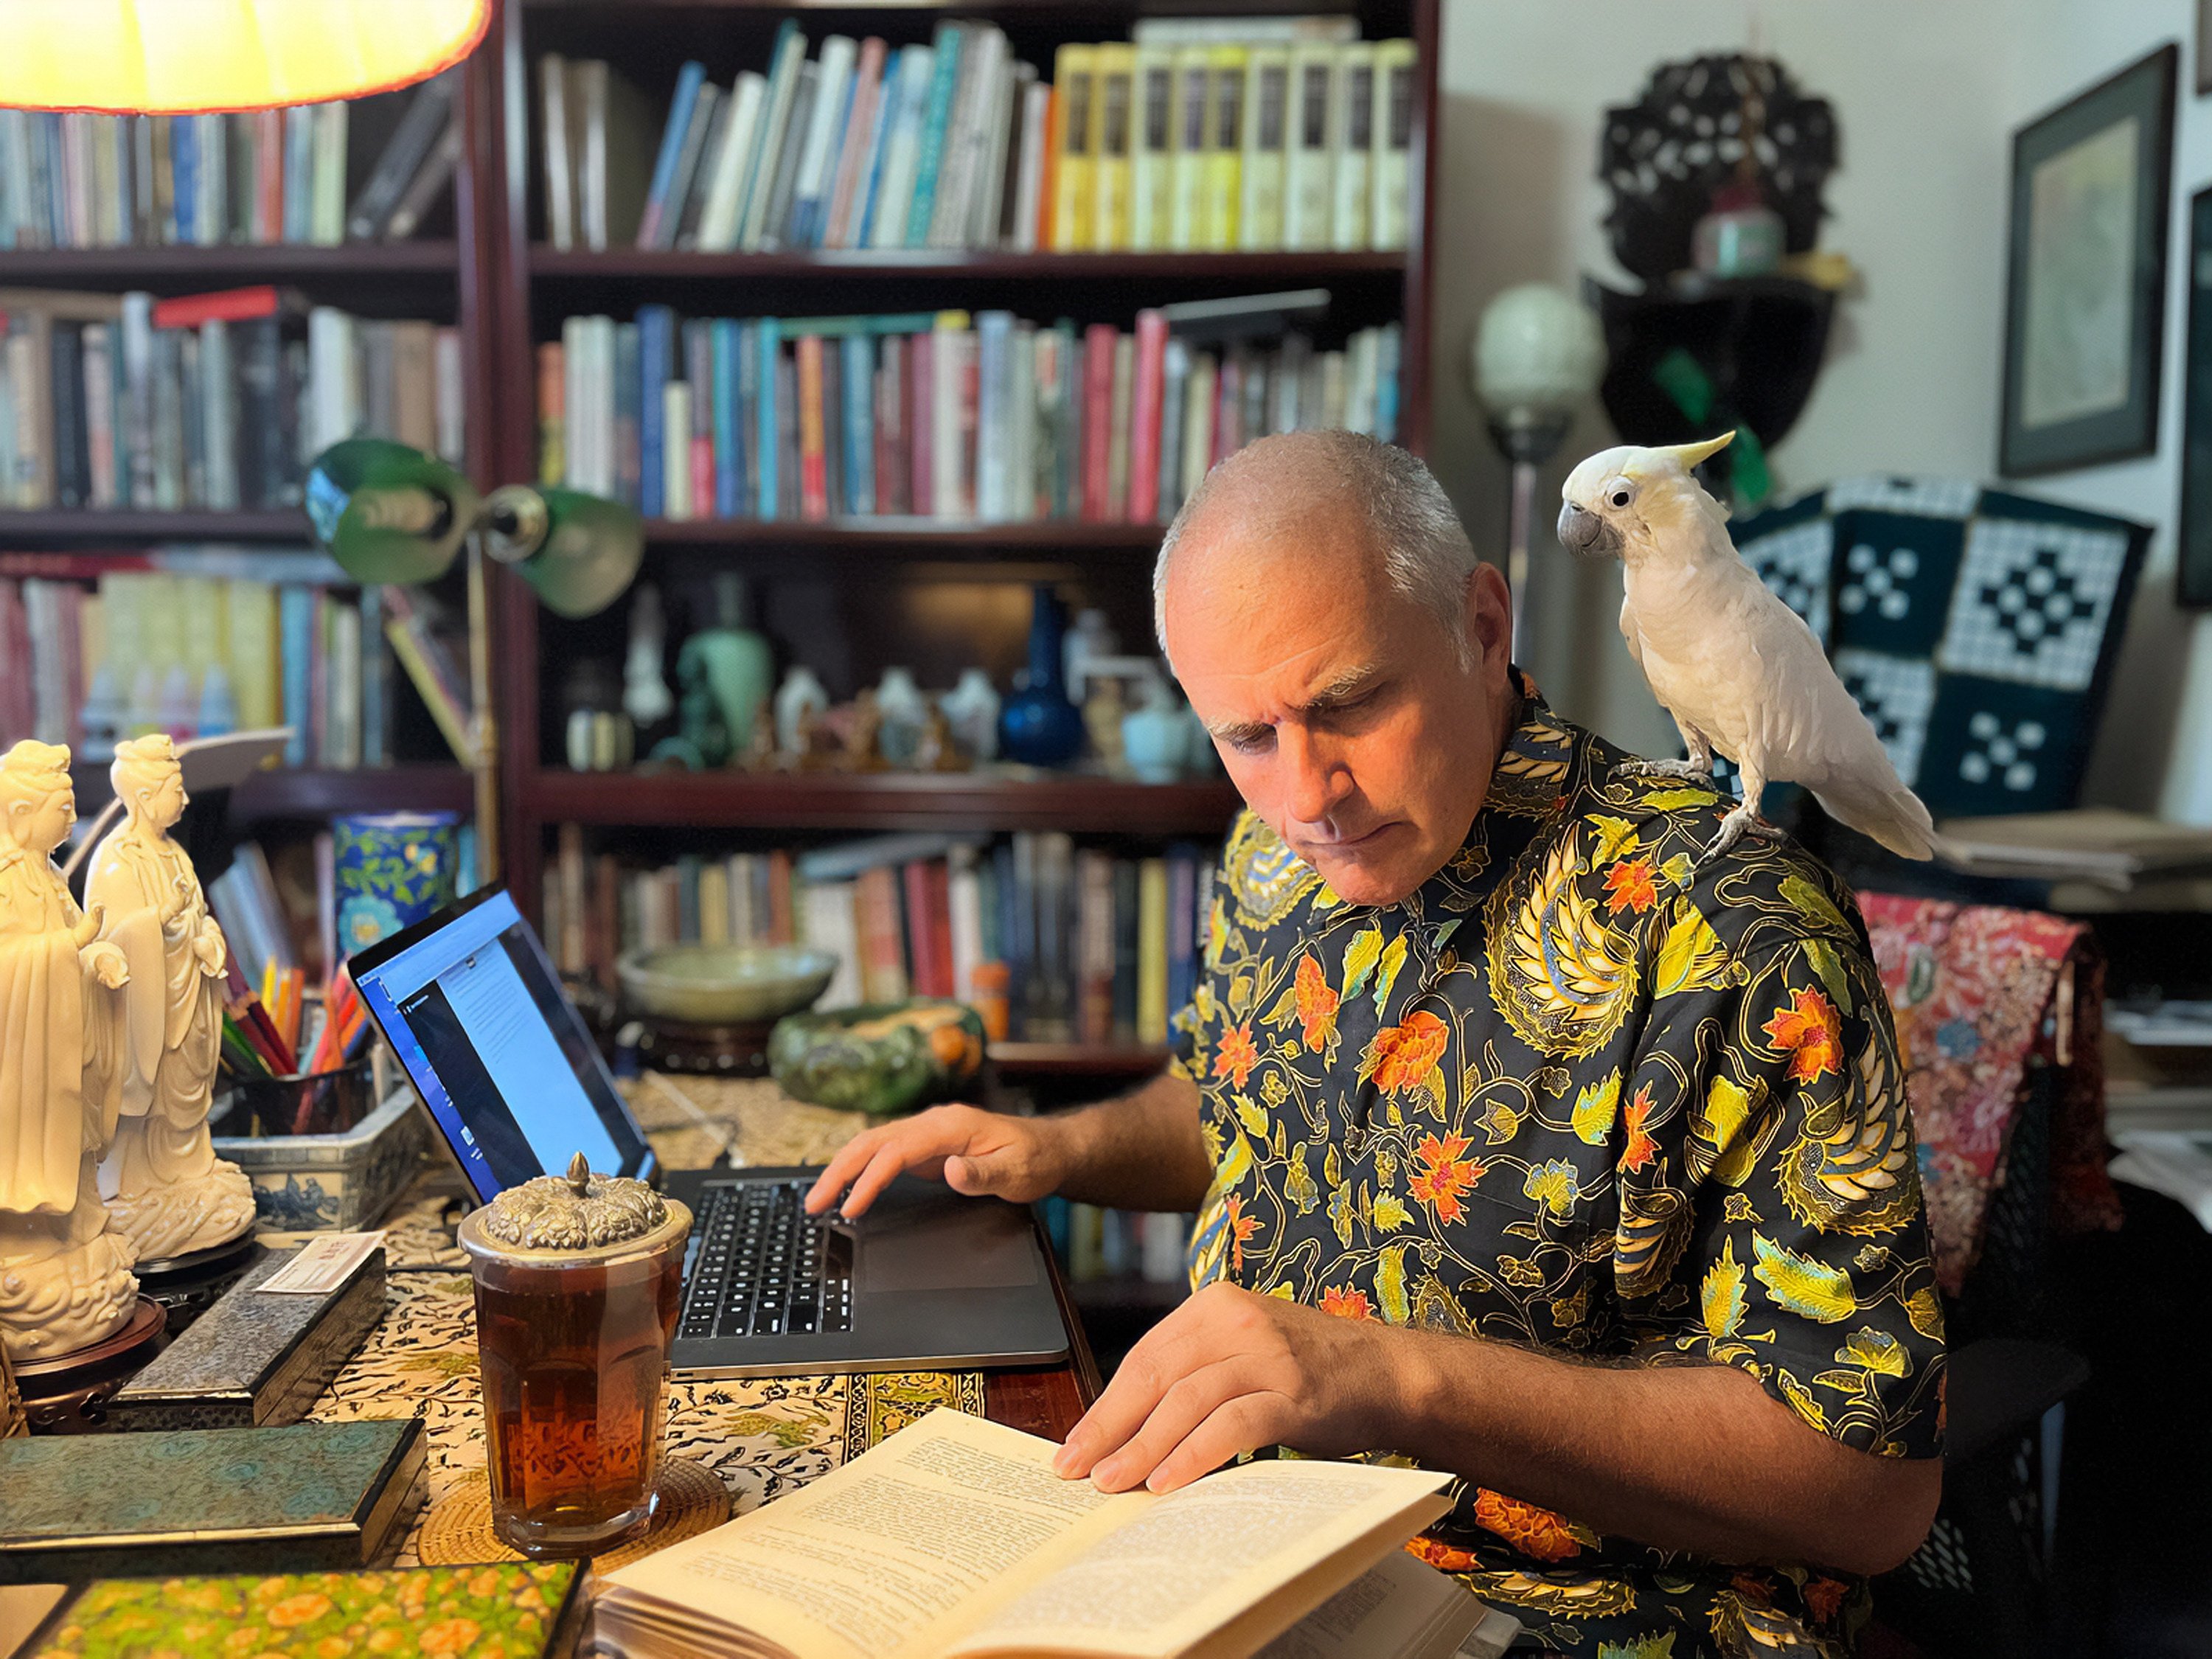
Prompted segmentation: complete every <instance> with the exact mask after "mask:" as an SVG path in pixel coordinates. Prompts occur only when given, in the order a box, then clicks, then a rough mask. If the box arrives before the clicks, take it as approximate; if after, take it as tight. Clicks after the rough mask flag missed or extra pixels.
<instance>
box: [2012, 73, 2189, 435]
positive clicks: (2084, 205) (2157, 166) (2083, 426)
mask: <svg viewBox="0 0 2212 1659" xmlns="http://www.w3.org/2000/svg"><path fill="white" fill-rule="evenodd" d="M2180 56H2181V49H2180V47H2179V45H2178V44H2177V43H2175V42H2172V41H2168V42H2167V43H2166V45H2164V46H2160V47H2159V48H2158V49H2157V50H2156V51H2154V52H2151V53H2149V54H2148V56H2146V57H2144V58H2139V59H2138V60H2136V62H2135V63H2132V64H2129V65H2128V66H2127V67H2126V68H2125V69H2123V70H2120V71H2119V72H2118V74H2116V75H2113V76H2111V77H2110V78H2108V79H2106V80H2105V81H2101V82H2099V83H2098V84H2097V85H2095V86H2093V87H2091V88H2089V89H2088V90H2087V91H2086V92H2083V93H2081V94H2078V95H2077V96H2075V97H2074V98H2072V99H2070V100H2068V101H2067V102H2066V103H2064V104H2062V105H2060V106H2058V107H2057V108H2056V109H2054V110H2051V111H2050V112H2048V113H2046V114H2044V115H2041V116H2039V117H2037V118H2035V119H2034V120H2033V121H2030V122H2028V123H2027V125H2024V126H2022V127H2021V128H2020V129H2019V131H2016V132H2015V133H2014V134H2013V142H2012V219H2011V234H2010V238H2009V244H2008V246H2009V258H2008V269H2007V273H2006V281H2005V352H2004V385H2003V393H2002V404H2001V405H2000V410H1999V419H1998V435H1997V470H1998V471H1999V472H2001V473H2002V474H2004V475H2005V476H2007V477H2027V476H2030V475H2033V474H2037V473H2045V472H2061V471H2067V470H2069V469H2070V468H2075V467H2082V466H2090V465H2096V464H2099V463H2100V462H2106V461H2116V460H2123V459H2126V458H2127V457H2129V456H2132V455H2147V454H2149V453H2152V452H2153V451H2154V450H2155V449H2156V448H2157V447H2158V416H2159V407H2158V398H2159V369H2160V349H2161V346H2162V343H2163V341H2164V337H2165V319H2166V238H2167V232H2168V227H2169V218H2170V204H2169V202H2168V200H2167V197H2168V191H2169V186H2170V184H2171V181H2172V170H2173V109H2174V91H2175V81H2176V77H2177V74H2178V71H2179V64H2180Z"/></svg>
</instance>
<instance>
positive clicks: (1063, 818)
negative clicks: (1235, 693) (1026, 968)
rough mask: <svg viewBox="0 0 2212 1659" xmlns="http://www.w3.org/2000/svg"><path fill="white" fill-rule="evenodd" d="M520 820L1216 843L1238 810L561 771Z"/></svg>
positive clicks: (1159, 793)
mask: <svg viewBox="0 0 2212 1659" xmlns="http://www.w3.org/2000/svg"><path fill="white" fill-rule="evenodd" d="M520 795H521V806H522V810H523V811H526V812H527V813H528V814H529V815H530V816H531V817H532V818H533V819H536V820H538V821H539V822H543V823H594V824H606V825H641V824H671V825H684V826H686V827H692V826H713V827H717V828H722V829H973V830H994V829H1070V830H1091V831H1107V832H1110V833H1114V834H1118V835H1133V836H1218V835H1220V834H1222V833H1224V832H1225V830H1226V829H1228V827H1229V821H1230V819H1231V817H1233V816H1235V814H1236V811H1237V806H1238V805H1239V802H1238V799H1237V792H1236V790H1235V789H1234V788H1232V787H1231V786H1230V785H1229V784H1228V783H1227V782H1226V781H1218V780H1217V781H1208V782H1198V783H1163V784H1148V783H1123V782H1121V781H1118V780H1116V779H1113V778H1100V777H1084V776H1062V777H1048V778H1036V779H1030V778H1016V777H1008V776H1005V775H1000V774H996V773H989V772H977V773H959V772H952V773H934V774H924V773H916V772H880V773H863V774H858V775H850V774H847V775H840V774H835V773H825V774H818V775H810V774H799V775H789V776H766V777H760V776H754V775H750V774H747V773H744V772H646V773H634V772H626V773H611V772H567V771H557V770H555V769H550V768H542V769H538V770H537V771H534V772H528V773H526V774H524V775H523V777H522V780H521V787H520Z"/></svg>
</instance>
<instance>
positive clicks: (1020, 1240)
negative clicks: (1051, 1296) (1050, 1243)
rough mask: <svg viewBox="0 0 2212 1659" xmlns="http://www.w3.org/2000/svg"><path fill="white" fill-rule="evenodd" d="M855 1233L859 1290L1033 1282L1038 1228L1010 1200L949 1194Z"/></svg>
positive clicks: (896, 1211)
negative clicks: (1011, 1204) (988, 1199)
mask: <svg viewBox="0 0 2212 1659" xmlns="http://www.w3.org/2000/svg"><path fill="white" fill-rule="evenodd" d="M946 1200H950V1201H949V1202H948V1201H946ZM859 1232H860V1238H859V1240H858V1243H859V1245H860V1251H859V1265H858V1267H857V1268H856V1269H855V1271H854V1290H855V1291H857V1292H859V1293H860V1294H863V1295H866V1294H872V1293H881V1292H884V1291H944V1290H975V1291H997V1290H1010V1289H1012V1288H1014V1287H1015V1286H1017V1285H1034V1284H1036V1282H1037V1279H1038V1269H1039V1267H1040V1266H1041V1264H1040V1262H1039V1261H1038V1259H1037V1247H1036V1235H1035V1232H1034V1231H1033V1230H1032V1228H1031V1227H1030V1220H1029V1218H1028V1217H1027V1216H1026V1215H1024V1213H1023V1212H1021V1211H1019V1210H1017V1209H1014V1208H1012V1207H1011V1206H1007V1205H1003V1204H998V1203H992V1202H981V1203H979V1202H977V1201H976V1200H973V1199H963V1198H957V1197H954V1196H952V1195H951V1194H945V1195H944V1196H943V1197H942V1198H940V1199H939V1200H938V1201H936V1202H931V1201H929V1200H927V1199H924V1200H918V1201H916V1202H915V1203H913V1204H911V1205H908V1204H900V1205H897V1206H896V1207H894V1208H890V1211H889V1212H888V1213H884V1214H881V1215H877V1216H871V1217H868V1218H866V1220H864V1221H863V1223H862V1224H861V1225H860V1229H859Z"/></svg>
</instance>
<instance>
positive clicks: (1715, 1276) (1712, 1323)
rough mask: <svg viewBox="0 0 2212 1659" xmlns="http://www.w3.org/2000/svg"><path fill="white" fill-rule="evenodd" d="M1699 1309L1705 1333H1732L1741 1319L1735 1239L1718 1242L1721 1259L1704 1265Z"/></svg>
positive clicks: (1739, 1265)
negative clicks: (1706, 1265) (1722, 1242)
mask: <svg viewBox="0 0 2212 1659" xmlns="http://www.w3.org/2000/svg"><path fill="white" fill-rule="evenodd" d="M1698 1309H1699V1317H1700V1318H1702V1319H1703V1320H1704V1321H1705V1334H1707V1335H1708V1336H1711V1337H1715V1338H1718V1337H1723V1336H1734V1335H1735V1333H1736V1328H1737V1327H1738V1326H1740V1325H1741V1324H1742V1323H1743V1310H1744V1295H1743V1264H1742V1263H1741V1262H1740V1261H1737V1260H1736V1259H1735V1240H1734V1239H1730V1240H1729V1241H1728V1243H1725V1244H1723V1245H1722V1246H1721V1259H1720V1260H1719V1261H1716V1262H1714V1263H1713V1265H1712V1266H1711V1267H1708V1268H1706V1269H1705V1280H1704V1282H1703V1283H1702V1284H1701V1285H1699V1287H1698Z"/></svg>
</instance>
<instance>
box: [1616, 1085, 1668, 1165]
mask: <svg viewBox="0 0 2212 1659" xmlns="http://www.w3.org/2000/svg"><path fill="white" fill-rule="evenodd" d="M1650 1115H1651V1085H1650V1084H1648V1083H1647V1084H1645V1085H1644V1087H1642V1088H1641V1089H1638V1091H1636V1098H1635V1099H1633V1100H1632V1101H1630V1102H1629V1103H1628V1109H1627V1110H1626V1112H1623V1113H1622V1114H1621V1119H1622V1121H1623V1122H1624V1123H1625V1124H1626V1127H1627V1129H1628V1144H1627V1145H1626V1146H1624V1147H1622V1148H1621V1149H1620V1168H1622V1169H1624V1170H1641V1169H1643V1168H1644V1166H1645V1165H1646V1164H1650V1162H1651V1160H1652V1159H1653V1158H1656V1157H1657V1156H1658V1153H1659V1143H1658V1142H1657V1141H1656V1139H1653V1138H1652V1136H1651V1133H1650V1130H1648V1129H1646V1128H1645V1127H1644V1119H1646V1118H1648V1117H1650Z"/></svg>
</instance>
